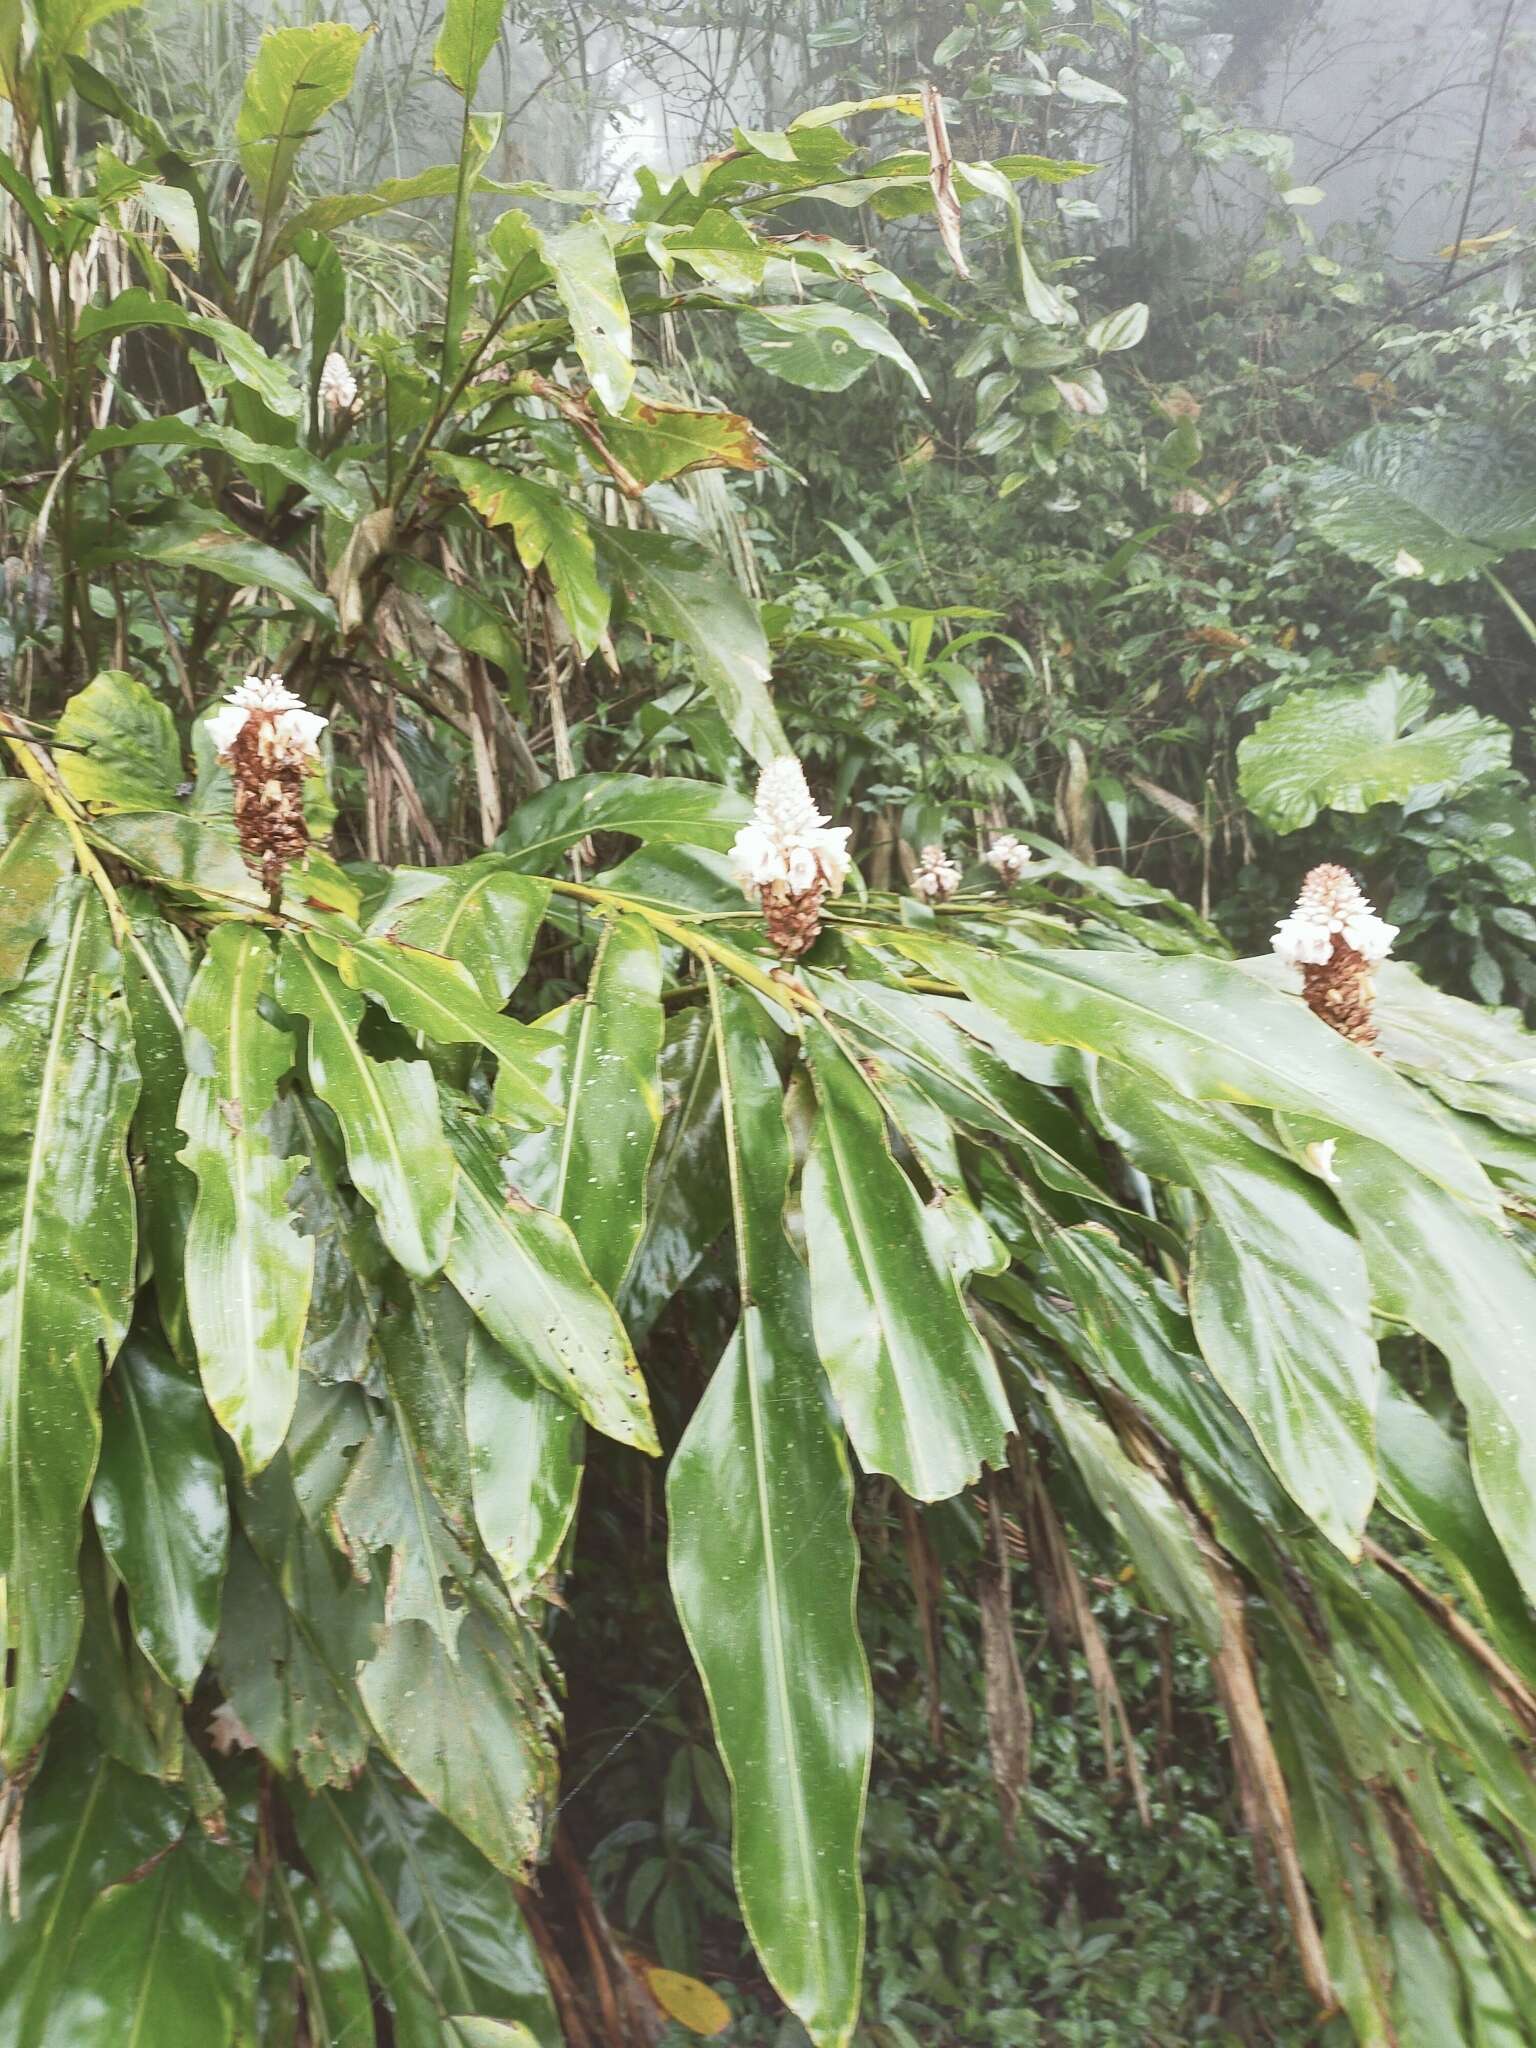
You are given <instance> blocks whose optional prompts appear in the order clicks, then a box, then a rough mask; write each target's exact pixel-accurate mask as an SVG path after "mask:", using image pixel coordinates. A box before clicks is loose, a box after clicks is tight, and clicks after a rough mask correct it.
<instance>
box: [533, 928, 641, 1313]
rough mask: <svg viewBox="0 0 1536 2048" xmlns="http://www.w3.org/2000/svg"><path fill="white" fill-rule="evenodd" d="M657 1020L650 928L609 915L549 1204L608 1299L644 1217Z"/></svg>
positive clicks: (577, 1040) (584, 1012)
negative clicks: (572, 1236)
mask: <svg viewBox="0 0 1536 2048" xmlns="http://www.w3.org/2000/svg"><path fill="white" fill-rule="evenodd" d="M663 1021H664V1020H663V1017H662V1010H661V949H660V947H659V946H658V945H657V942H656V934H655V932H654V931H653V930H652V928H651V926H650V925H648V924H647V923H646V922H645V920H644V918H640V917H619V918H616V919H615V920H614V921H613V923H612V924H610V925H609V926H608V927H607V929H606V930H605V931H604V933H603V936H602V939H601V941H600V942H599V945H598V949H597V958H596V960H595V961H594V962H593V964H592V978H591V980H590V981H589V982H588V984H587V993H586V997H585V1000H584V1001H583V1002H582V1003H581V1005H580V1007H579V1010H578V1012H577V1019H576V1026H575V1033H574V1044H573V1046H572V1048H571V1057H570V1066H569V1071H568V1074H567V1077H566V1087H565V1098H566V1100H567V1101H568V1102H569V1103H570V1105H571V1107H570V1109H569V1110H568V1112H567V1114H566V1119H565V1125H564V1128H563V1129H562V1131H561V1133H560V1137H561V1145H560V1163H559V1168H558V1172H557V1194H556V1200H555V1202H554V1205H553V1206H554V1207H555V1208H556V1209H557V1210H558V1212H559V1213H560V1215H561V1216H563V1217H564V1218H565V1220H566V1222H567V1223H569V1224H570V1226H571V1229H572V1231H573V1232H574V1233H575V1237H576V1242H577V1244H579V1245H580V1246H581V1255H582V1257H583V1258H584V1259H585V1260H586V1262H587V1268H588V1270H589V1271H590V1273H591V1275H592V1277H593V1279H594V1280H595V1281H596V1282H597V1284H598V1286H599V1287H601V1288H602V1290H603V1292H604V1293H605V1294H609V1295H616V1294H617V1293H618V1291H619V1287H620V1285H621V1283H622V1281H623V1279H624V1275H625V1273H626V1272H627V1271H628V1270H629V1262H630V1260H631V1259H632V1258H633V1256H634V1251H635V1246H636V1244H637V1243H638V1242H639V1238H640V1233H641V1230H642V1228H643V1227H644V1222H645V1186H646V1173H647V1170H648V1168H649V1166H650V1162H651V1153H652V1151H653V1149H654V1148H655V1144H656V1130H657V1126H658V1124H659V1123H660V1121H661V1093H660V1089H659V1087H658V1085H657V1074H656V1062H657V1057H658V1055H659V1054H660V1051H661V1033H662V1024H663Z"/></svg>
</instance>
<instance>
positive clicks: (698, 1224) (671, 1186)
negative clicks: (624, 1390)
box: [618, 1010, 725, 1341]
mask: <svg viewBox="0 0 1536 2048" xmlns="http://www.w3.org/2000/svg"><path fill="white" fill-rule="evenodd" d="M658 1072H659V1077H660V1082H661V1096H662V1125H661V1133H660V1136H659V1137H658V1139H657V1142H656V1149H655V1152H654V1154H653V1155H652V1159H651V1170H650V1176H649V1180H648V1183H647V1186H646V1195H645V1227H644V1229H643V1230H642V1231H641V1233H640V1238H639V1242H638V1243H637V1244H636V1246H635V1251H634V1256H633V1257H632V1258H631V1260H630V1263H629V1270H628V1272H627V1274H626V1275H625V1280H624V1287H623V1290H622V1292H621V1293H620V1295H619V1297H618V1305H619V1312H620V1314H621V1315H622V1316H623V1318H624V1324H625V1327H626V1328H627V1329H628V1330H629V1332H630V1333H631V1335H632V1336H634V1337H635V1338H636V1340H637V1341H638V1339H639V1338H641V1337H642V1336H644V1335H645V1333H646V1331H648V1330H649V1329H650V1327H651V1325H652V1324H653V1323H654V1322H655V1320H656V1318H657V1316H659V1315H660V1313H661V1311H662V1310H663V1309H664V1308H665V1307H666V1305H667V1303H668V1302H669V1301H670V1300H671V1299H672V1297H673V1295H674V1294H676V1292H677V1290H678V1289H679V1288H680V1287H681V1286H682V1285H683V1283H684V1281H685V1280H687V1278H688V1276H689V1274H690V1273H692V1272H693V1270H694V1269H695V1267H696V1266H697V1265H698V1263H699V1261H700V1259H702V1258H703V1256H704V1254H705V1252H707V1251H708V1249H709V1247H710V1246H711V1245H712V1244H713V1243H714V1241H715V1239H716V1238H717V1237H718V1236H719V1235H720V1232H721V1230H722V1229H723V1228H724V1224H725V1218H724V1217H723V1216H722V1215H721V1212H720V1188H721V1185H722V1183H723V1181H724V1178H725V1146H724V1133H723V1129H722V1125H721V1121H720V1070H719V1065H718V1063H717V1061H716V1057H715V1034H714V1029H713V1025H712V1021H711V1019H710V1016H709V1014H708V1012H707V1011H705V1010H690V1011H687V1012H685V1013H684V1014H683V1015H682V1016H681V1017H676V1018H673V1019H672V1020H671V1023H670V1024H669V1027H668V1031H667V1036H666V1041H665V1043H664V1044H663V1046H662V1048H661V1058H660V1063H659V1068H658Z"/></svg>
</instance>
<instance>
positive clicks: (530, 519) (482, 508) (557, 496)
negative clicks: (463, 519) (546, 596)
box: [433, 455, 609, 655]
mask: <svg viewBox="0 0 1536 2048" xmlns="http://www.w3.org/2000/svg"><path fill="white" fill-rule="evenodd" d="M433 461H434V463H435V465H436V466H437V468H438V469H439V470H441V471H442V473H443V474H444V475H445V476H447V477H450V478H452V480H453V481H454V482H455V483H456V484H457V485H458V486H459V488H460V490H461V491H463V493H464V495H465V497H466V498H468V500H469V502H470V504H471V505H473V506H474V508H475V510H476V511H477V512H478V513H479V514H480V517H481V518H482V519H483V520H484V521H485V523H486V524H487V526H493V527H495V526H510V527H511V529H512V539H513V542H514V544H515V546H516V548H517V558H518V560H519V561H520V562H521V563H522V565H523V567H524V569H526V570H527V572H528V574H529V575H530V576H532V575H533V573H534V571H535V570H537V569H543V570H544V572H545V574H546V575H547V576H548V578H549V580H550V583H551V584H552V585H553V587H554V592H555V596H556V597H557V598H558V599H559V600H560V609H561V611H562V612H563V613H564V614H565V621H566V624H567V625H568V626H569V627H570V629H571V636H572V638H573V639H574V640H575V641H576V644H577V646H578V647H579V648H580V649H581V651H582V653H583V655H590V654H593V653H595V652H596V650H597V648H598V646H599V645H600V643H601V641H602V638H603V635H604V634H605V633H606V632H607V630H608V611H609V596H608V592H607V590H606V589H605V588H604V587H603V583H602V580H601V578H600V577H599V575H598V573H597V547H596V542H595V541H594V539H593V529H592V525H591V523H590V521H589V520H588V519H587V518H586V516H585V514H584V513H583V512H582V511H581V509H580V507H579V506H577V505H575V504H574V503H573V502H572V501H571V500H570V499H569V498H568V497H566V496H565V494H564V493H563V492H562V491H557V490H556V489H555V488H554V486H553V485H551V484H544V483H539V482H537V481H535V479H534V478H532V477H526V476H515V475H513V474H512V472H511V471H509V470H504V469H497V468H495V467H494V466H493V465H492V464H491V463H489V462H481V461H479V460H478V459H477V458H475V457H473V456H469V455H435V456H434V457H433Z"/></svg>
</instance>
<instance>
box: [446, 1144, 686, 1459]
mask: <svg viewBox="0 0 1536 2048" xmlns="http://www.w3.org/2000/svg"><path fill="white" fill-rule="evenodd" d="M449 1138H450V1141H451V1142H452V1144H453V1148H454V1150H455V1152H456V1153H457V1154H458V1158H459V1164H460V1166H461V1167H462V1168H463V1175H462V1178H461V1179H460V1182H459V1199H458V1208H457V1213H456V1215H455V1218H454V1227H453V1243H452V1245H451V1247H450V1249H449V1253H448V1277H449V1278H450V1279H451V1280H452V1282H453V1284H454V1286H455V1287H457V1288H458V1290H459V1292H460V1294H462V1295H463V1297H464V1299H465V1300H466V1301H467V1302H468V1303H469V1305H470V1307H471V1308H472V1309H473V1310H474V1312H475V1314H476V1315H477V1316H478V1317H479V1318H480V1320H481V1322H482V1323H484V1325H485V1327H486V1329H487V1330H489V1332H490V1333H491V1335H492V1336H493V1337H494V1338H495V1339H496V1341H497V1343H499V1344H501V1345H502V1346H504V1347H505V1349H506V1350H508V1351H510V1352H511V1354H512V1356H513V1357H514V1358H515V1359H517V1360H518V1361H519V1362H520V1363H521V1364H522V1365H523V1366H525V1367H526V1368H527V1370H528V1371H529V1372H531V1373H532V1374H533V1376H534V1378H535V1379H536V1380H538V1381H539V1382H540V1384H541V1385H543V1386H546V1387H548V1388H549V1389H550V1391H551V1392H552V1393H554V1394H557V1395H559V1396H560V1398H561V1399H562V1400H565V1401H568V1402H570V1403H571V1404H572V1405H573V1406H575V1407H576V1408H579V1409H580V1411H581V1413H582V1414H583V1415H584V1416H585V1417H586V1419H587V1420H588V1422H590V1423H591V1425H592V1427H593V1428H594V1429H596V1430H599V1431H600V1432H601V1433H602V1434H603V1435H604V1436H611V1437H615V1438H617V1439H618V1441H619V1442H620V1443H626V1444H633V1445H634V1447H635V1448H636V1449H637V1450H642V1451H648V1452H650V1453H652V1454H653V1455H655V1454H656V1453H658V1452H659V1450H660V1445H659V1444H658V1442H657V1439H656V1427H655V1424H654V1423H653V1422H652V1420H651V1410H650V1402H649V1400H648V1398H647V1395H646V1391H645V1382H644V1381H643V1380H642V1379H641V1377H640V1368H639V1366H638V1364H637V1363H636V1361H635V1354H634V1350H633V1348H632V1346H631V1344H630V1341H629V1338H628V1336H627V1335H626V1334H625V1330H624V1326H623V1324H622V1323H621V1322H620V1321H619V1319H618V1316H617V1314H616V1313H615V1311H614V1308H613V1304H612V1303H611V1302H610V1301H609V1299H608V1297H607V1295H606V1294H604V1293H603V1292H602V1290H601V1289H600V1288H599V1287H598V1286H597V1284H596V1282H595V1281H594V1280H593V1278H592V1276H591V1274H590V1273H589V1272H588V1270H587V1268H586V1266H585V1264H584V1263H583V1261H582V1256H581V1252H580V1249H579V1247H578V1246H577V1243H576V1240H575V1238H574V1237H573V1236H572V1234H571V1230H570V1226H569V1225H568V1224H566V1223H564V1222H562V1221H561V1219H560V1218H559V1217H558V1216H552V1215H550V1214H549V1212H548V1211H547V1210H543V1209H535V1208H532V1207H530V1206H529V1204H528V1203H526V1202H524V1201H522V1200H521V1199H520V1198H519V1197H518V1196H517V1195H515V1194H514V1193H513V1192H512V1191H511V1190H510V1189H509V1188H507V1187H506V1185H505V1184H504V1183H503V1181H502V1178H501V1175H500V1173H499V1172H498V1170H497V1166H496V1158H495V1154H494V1152H493V1151H492V1150H491V1148H490V1146H489V1144H488V1142H487V1139H486V1137H485V1136H484V1134H483V1133H482V1132H481V1131H479V1130H476V1129H474V1128H472V1127H471V1126H470V1125H469V1124H468V1123H467V1122H466V1121H465V1120H464V1119H462V1118H455V1119H453V1120H452V1121H451V1122H450V1124H449Z"/></svg>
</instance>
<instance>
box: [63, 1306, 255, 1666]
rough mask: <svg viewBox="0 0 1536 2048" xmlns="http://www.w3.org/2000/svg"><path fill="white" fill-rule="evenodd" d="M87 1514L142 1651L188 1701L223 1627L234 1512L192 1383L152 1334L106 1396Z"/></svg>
mask: <svg viewBox="0 0 1536 2048" xmlns="http://www.w3.org/2000/svg"><path fill="white" fill-rule="evenodd" d="M91 1508H92V1513H93V1514H94V1516H95V1521H96V1528H97V1532H98V1534H99V1535H100V1537H101V1543H102V1548H103V1549H104V1550H105V1551H106V1553H107V1556H108V1557H109V1558H110V1559H111V1560H112V1568H113V1570H114V1571H115V1572H116V1573H117V1575H118V1577H119V1578H120V1579H121V1580H122V1581H123V1584H124V1585H125V1586H126V1587H127V1589H128V1603H129V1611H130V1613H131V1614H132V1617H133V1632H134V1636H135V1639H136V1640H137V1642H138V1645H139V1647H140V1649H141V1650H142V1651H143V1652H144V1654H145V1656H146V1657H147V1658H148V1659H149V1661H150V1663H151V1664H153V1665H154V1667H155V1669H156V1670H157V1671H158V1672H159V1673H160V1676H161V1677H162V1678H163V1679H165V1681H166V1682H167V1684H169V1685H173V1686H175V1688H176V1690H177V1691H178V1692H179V1693H181V1694H182V1696H183V1697H184V1698H190V1697H191V1694H192V1689H193V1687H194V1686H195V1685H196V1684H197V1680H198V1676H199V1674H200V1673H201V1671H202V1668H203V1666H204V1664H205V1663H206V1662H207V1660H208V1652H209V1650H210V1649H211V1648H212V1646H213V1639H214V1636H215V1634H216V1632H217V1630H218V1625H219V1587H220V1584H221V1582H222V1580H223V1577H224V1564H225V1559H226V1557H227V1555H228V1552H229V1504H228V1502H227V1501H226V1499H225V1496H224V1468H223V1466H222V1465H221V1464H220V1462H219V1457H218V1453H217V1451H216V1449H215V1447H214V1441H213V1429H212V1425H211V1423H210V1421H209V1417H208V1406H207V1403H206V1402H205V1401H204V1399H203V1393H202V1388H201V1387H200V1386H199V1385H198V1382H197V1376H196V1374H195V1373H192V1372H189V1371H188V1370H187V1369H186V1368H185V1367H183V1366H180V1365H178V1364H177V1363H176V1361H175V1359H174V1358H173V1357H172V1355H171V1353H170V1352H169V1351H167V1350H166V1348H165V1346H164V1345H163V1344H162V1343H161V1342H160V1341H159V1339H158V1338H157V1337H155V1336H153V1335H152V1334H150V1333H149V1332H148V1331H144V1330H140V1331H139V1332H138V1333H137V1334H135V1335H134V1336H131V1337H130V1338H129V1339H128V1341H127V1343H126V1344H125V1345H124V1346H123V1348H122V1350H121V1351H120V1352H119V1353H118V1356H117V1362H116V1364H115V1365H114V1366H113V1368H112V1371H111V1373H110V1375H109V1376H108V1379H107V1383H106V1387H105V1389H104V1390H103V1395H102V1443H101V1462H100V1464H99V1465H98V1467H97V1471H96V1484H95V1486H94V1487H93V1489H92V1492H91Z"/></svg>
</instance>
